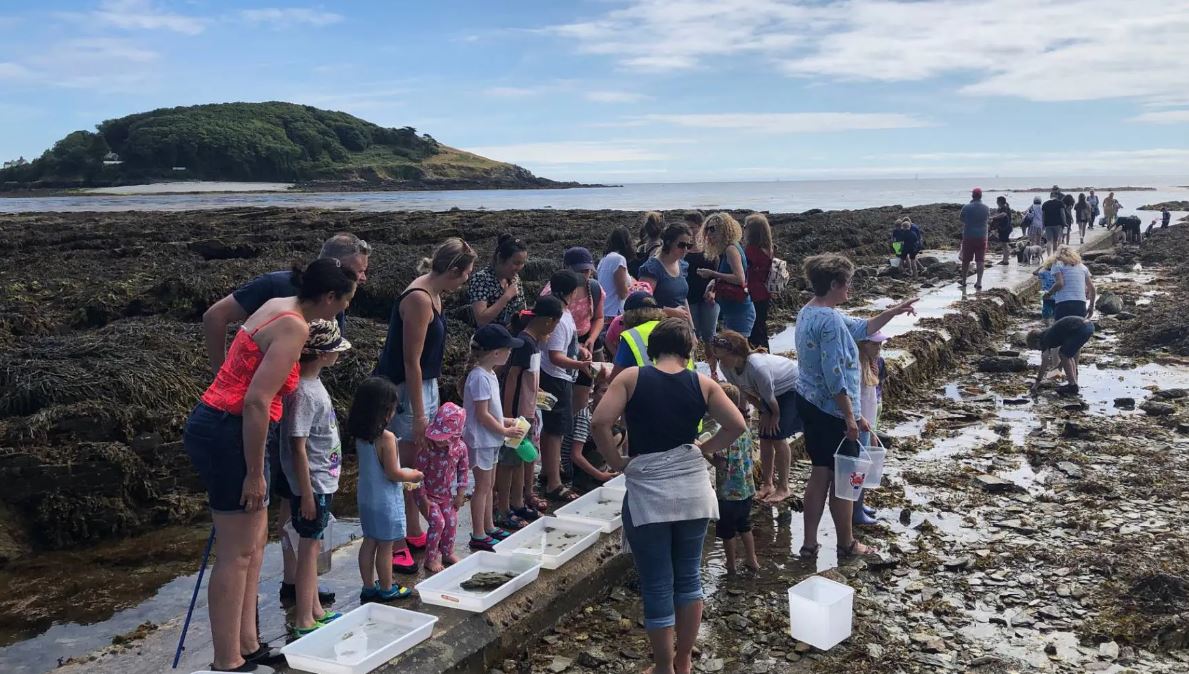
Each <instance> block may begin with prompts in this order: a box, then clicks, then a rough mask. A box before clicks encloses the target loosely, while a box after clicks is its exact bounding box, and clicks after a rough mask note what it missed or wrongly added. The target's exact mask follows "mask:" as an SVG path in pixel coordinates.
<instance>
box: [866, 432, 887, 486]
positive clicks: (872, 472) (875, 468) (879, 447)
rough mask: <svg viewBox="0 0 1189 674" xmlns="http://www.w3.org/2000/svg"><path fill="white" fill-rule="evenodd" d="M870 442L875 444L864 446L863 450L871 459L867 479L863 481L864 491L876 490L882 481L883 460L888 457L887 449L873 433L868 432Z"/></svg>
mask: <svg viewBox="0 0 1189 674" xmlns="http://www.w3.org/2000/svg"><path fill="white" fill-rule="evenodd" d="M870 436H871V438H870V439H869V440H868V442H871V440H874V441H875V444H871V445H866V446H864V447H863V450H864V451H866V452H867V455H868V456H869V457H871V468H870V469H869V470H868V471H867V479H865V480H863V488H864V489H878V488H879V486H880V483H881V482H882V481H883V464H884V459H886V458H887V457H888V448H887V447H884V444H883V441H882V440H880V439H879V436H878V435H876V434H875V431H871V432H870Z"/></svg>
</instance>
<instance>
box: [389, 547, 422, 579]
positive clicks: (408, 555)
mask: <svg viewBox="0 0 1189 674" xmlns="http://www.w3.org/2000/svg"><path fill="white" fill-rule="evenodd" d="M392 570H393V571H395V572H397V573H403V574H406V575H411V574H414V573H417V561H416V560H414V559H413V553H412V552H411V551H409V549H408V548H401V549H400V550H397V551H395V552H393V553H392Z"/></svg>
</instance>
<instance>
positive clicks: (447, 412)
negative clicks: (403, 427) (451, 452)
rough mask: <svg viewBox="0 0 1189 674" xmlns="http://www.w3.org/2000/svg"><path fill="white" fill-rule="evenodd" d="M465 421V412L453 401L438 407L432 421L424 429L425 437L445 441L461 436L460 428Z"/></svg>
mask: <svg viewBox="0 0 1189 674" xmlns="http://www.w3.org/2000/svg"><path fill="white" fill-rule="evenodd" d="M466 422H467V412H466V410H464V409H462V408H461V407H459V406H458V405H455V404H454V403H446V404H444V405H442V406H441V407H439V408H438V411H437V413H436V414H434V415H433V421H432V422H430V424H429V427H428V428H426V429H425V437H427V438H429V439H430V440H433V441H435V442H445V441H447V440H453V439H454V438H460V437H462V428H463V426H465V425H466Z"/></svg>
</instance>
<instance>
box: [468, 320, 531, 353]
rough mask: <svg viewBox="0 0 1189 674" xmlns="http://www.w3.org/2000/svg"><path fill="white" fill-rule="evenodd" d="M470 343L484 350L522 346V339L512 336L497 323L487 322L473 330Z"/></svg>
mask: <svg viewBox="0 0 1189 674" xmlns="http://www.w3.org/2000/svg"><path fill="white" fill-rule="evenodd" d="M471 343H472V344H474V345H475V346H477V347H479V348H480V349H483V350H484V351H494V350H496V349H518V348H520V347H522V346H524V340H523V339H519V338H517V337H513V336H512V333H510V332H508V329H507V328H505V327H504V326H502V325H500V324H499V323H488V324H487V325H484V326H483V327H481V328H479V329H478V330H476V331H475V335H474V336H473V337H471Z"/></svg>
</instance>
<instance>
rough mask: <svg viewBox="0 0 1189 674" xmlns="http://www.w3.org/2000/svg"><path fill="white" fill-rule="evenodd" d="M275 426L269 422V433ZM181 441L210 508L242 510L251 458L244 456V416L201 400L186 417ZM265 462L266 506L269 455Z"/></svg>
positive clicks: (216, 510) (223, 510)
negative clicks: (245, 480)
mask: <svg viewBox="0 0 1189 674" xmlns="http://www.w3.org/2000/svg"><path fill="white" fill-rule="evenodd" d="M273 426H275V424H270V426H269V433H270V434H271V433H272V432H273ZM182 444H183V446H184V447H185V448H186V454H187V455H189V457H190V462H191V463H193V464H194V468H195V469H196V470H197V471H198V475H199V477H201V478H202V483H203V484H204V485H205V486H206V493H207V497H208V499H209V502H210V508H211V510H212V511H214V512H217V513H234V512H243V510H244V506H243V505H242V504H241V503H240V499H241V498H242V497H243V493H244V479H245V478H247V476H248V462H247V460H246V459H245V458H244V418H243V417H242V416H239V415H237V414H231V413H230V412H223V411H220V410H217V409H215V408H213V407H211V406H210V405H207V404H206V403H198V406H197V407H195V408H194V411H192V412H190V418H189V419H187V420H186V428H185V430H184V431H183V432H182ZM266 453H267V450H266ZM264 465H265V471H264V479H265V482H266V485H265V491H264V505H265V506H266V507H267V506H268V494H269V490H268V487H267V482H268V480H269V477H270V475H269V473H270V471H269V470H268V457H267V456H265V457H264Z"/></svg>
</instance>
